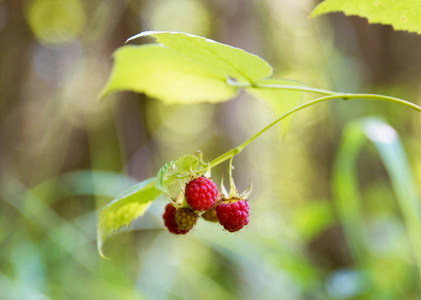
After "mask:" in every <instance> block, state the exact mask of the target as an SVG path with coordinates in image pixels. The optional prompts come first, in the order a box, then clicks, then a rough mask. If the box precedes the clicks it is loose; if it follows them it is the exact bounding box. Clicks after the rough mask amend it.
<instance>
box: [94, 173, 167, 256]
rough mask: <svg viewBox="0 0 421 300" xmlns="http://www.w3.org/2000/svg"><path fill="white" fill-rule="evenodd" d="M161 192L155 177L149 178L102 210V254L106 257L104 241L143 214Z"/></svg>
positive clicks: (100, 219)
mask: <svg viewBox="0 0 421 300" xmlns="http://www.w3.org/2000/svg"><path fill="white" fill-rule="evenodd" d="M160 194H161V191H159V190H158V189H157V188H156V187H155V178H149V179H147V180H144V181H142V182H140V183H138V184H136V185H134V186H132V187H131V188H129V189H128V190H127V191H125V192H124V193H122V194H120V195H119V196H118V197H117V198H116V199H115V200H114V201H112V202H111V203H109V204H108V205H107V206H105V207H104V208H103V209H102V210H101V212H100V214H99V217H98V251H99V253H100V254H101V256H103V257H105V256H104V254H103V252H102V245H103V243H104V241H105V240H106V239H107V238H108V237H109V236H110V235H111V234H113V233H115V232H117V231H118V230H119V229H120V228H122V227H124V226H129V225H130V223H131V222H132V221H133V220H134V219H136V218H137V217H139V216H141V215H143V214H144V213H145V211H146V209H147V208H148V207H149V205H150V204H151V202H152V201H154V200H155V199H156V198H157V197H158V196H159V195H160Z"/></svg>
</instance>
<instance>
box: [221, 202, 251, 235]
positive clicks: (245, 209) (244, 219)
mask: <svg viewBox="0 0 421 300" xmlns="http://www.w3.org/2000/svg"><path fill="white" fill-rule="evenodd" d="M249 210H250V207H249V205H248V203H247V201H244V200H239V201H234V202H232V201H223V202H221V203H220V204H219V205H218V206H217V207H216V215H217V217H218V219H219V223H220V224H221V225H222V226H224V228H225V229H226V230H228V231H229V232H234V231H238V230H240V229H241V228H243V227H244V226H246V225H247V224H248V223H249Z"/></svg>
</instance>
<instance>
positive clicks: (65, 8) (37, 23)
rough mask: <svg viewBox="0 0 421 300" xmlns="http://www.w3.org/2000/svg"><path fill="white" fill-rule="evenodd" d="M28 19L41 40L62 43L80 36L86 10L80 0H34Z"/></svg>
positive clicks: (49, 42)
mask: <svg viewBox="0 0 421 300" xmlns="http://www.w3.org/2000/svg"><path fill="white" fill-rule="evenodd" d="M27 19H28V23H29V26H30V27H31V30H32V31H33V32H34V34H35V35H36V37H37V38H38V39H39V40H40V41H42V42H45V43H48V44H60V43H66V42H71V41H73V40H75V39H76V38H77V37H78V36H79V34H80V33H81V32H82V29H83V27H84V25H85V22H86V12H85V9H84V7H83V6H82V4H81V2H80V1H79V0H34V1H33V2H32V3H31V5H30V6H29V10H28V13H27Z"/></svg>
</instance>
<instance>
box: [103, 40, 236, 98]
mask: <svg viewBox="0 0 421 300" xmlns="http://www.w3.org/2000/svg"><path fill="white" fill-rule="evenodd" d="M114 58H115V63H114V68H113V71H112V73H111V76H110V79H109V81H108V83H107V85H106V87H105V88H104V90H103V91H102V96H101V97H104V96H106V95H107V94H109V93H111V92H114V91H121V90H130V91H135V92H140V93H145V94H146V95H148V96H150V97H153V98H158V99H160V100H163V101H165V102H167V103H184V104H191V103H197V102H205V101H207V102H220V101H224V100H228V99H230V98H232V97H234V96H235V95H236V93H237V90H238V89H237V88H236V87H232V86H229V85H227V84H226V83H225V78H224V77H223V76H219V77H218V76H217V74H215V73H212V72H209V71H208V70H206V69H204V68H202V66H200V65H199V64H197V63H196V62H194V61H190V60H188V59H187V58H185V57H182V56H180V55H179V54H177V53H176V51H175V50H172V49H169V48H166V47H163V46H161V45H157V44H153V45H145V46H124V47H121V48H120V49H118V50H117V51H116V53H115V55H114Z"/></svg>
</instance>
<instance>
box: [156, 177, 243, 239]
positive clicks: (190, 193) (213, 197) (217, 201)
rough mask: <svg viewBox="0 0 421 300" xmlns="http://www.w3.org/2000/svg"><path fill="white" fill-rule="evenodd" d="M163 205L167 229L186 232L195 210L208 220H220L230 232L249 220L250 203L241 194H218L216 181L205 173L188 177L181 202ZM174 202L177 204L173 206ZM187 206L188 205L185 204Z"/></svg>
mask: <svg viewBox="0 0 421 300" xmlns="http://www.w3.org/2000/svg"><path fill="white" fill-rule="evenodd" d="M184 200H185V202H187V205H186V204H185V203H184V205H183V204H182V203H181V204H180V203H178V204H177V205H173V204H171V203H169V204H167V205H166V206H165V212H164V215H163V216H162V217H163V219H164V223H165V226H166V227H167V228H168V231H169V232H171V233H173V234H177V235H178V234H186V233H187V232H189V231H190V230H191V229H192V228H193V227H194V225H195V224H196V222H197V219H198V214H199V213H201V217H202V218H203V219H205V220H207V221H211V222H219V223H220V224H221V225H222V226H223V227H224V228H225V229H226V230H228V231H229V232H235V231H238V230H240V229H241V228H243V227H244V226H246V225H247V224H248V223H249V211H250V207H249V205H248V203H247V201H246V200H245V199H243V197H240V196H238V194H236V195H235V196H234V197H229V196H228V195H226V192H225V194H219V192H218V188H217V187H216V184H215V183H214V182H213V181H212V179H210V178H206V177H204V176H200V177H196V178H193V179H191V180H190V181H189V182H188V183H187V184H186V187H185V189H184V197H183V201H182V202H184ZM175 206H180V207H178V208H176V207H175ZM187 206H188V207H187Z"/></svg>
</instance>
